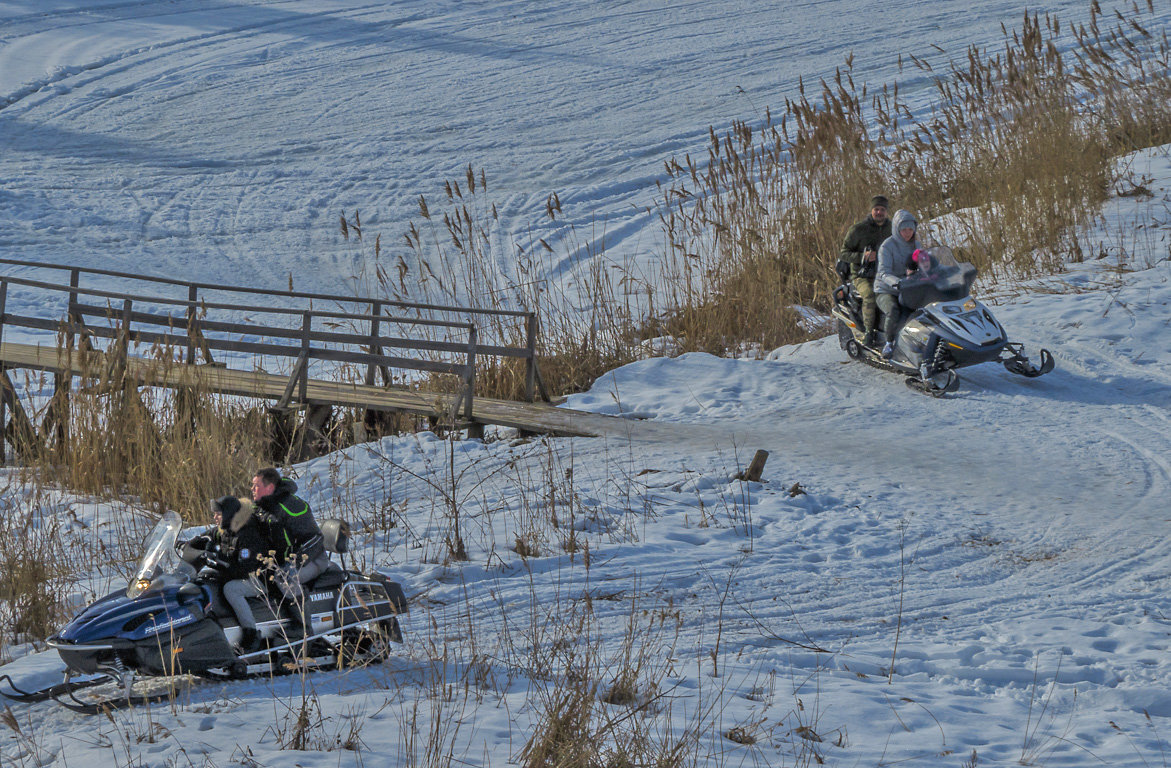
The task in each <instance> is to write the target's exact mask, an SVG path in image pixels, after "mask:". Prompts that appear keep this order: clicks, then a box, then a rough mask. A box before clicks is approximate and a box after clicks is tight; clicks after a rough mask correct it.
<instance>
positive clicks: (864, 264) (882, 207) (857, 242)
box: [838, 195, 891, 346]
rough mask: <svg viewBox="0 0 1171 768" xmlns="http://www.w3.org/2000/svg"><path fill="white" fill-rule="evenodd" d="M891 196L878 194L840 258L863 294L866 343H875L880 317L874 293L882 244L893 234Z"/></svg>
mask: <svg viewBox="0 0 1171 768" xmlns="http://www.w3.org/2000/svg"><path fill="white" fill-rule="evenodd" d="M886 211H887V199H886V198H885V197H883V196H882V195H876V196H875V197H874V198H872V199H871V200H870V215H869V216H867V217H866V218H865V219H863V220H862V221H859V222H858V223H857V224H855V225H854V226H852V227H850V231H849V232H848V233H847V234H846V239H845V242H843V243H842V252H841V254H839V256H838V260H839V261H843V262H846V263H847V264H849V265H850V279H851V281H852V282H853V283H854V290H856V291H858V295H859V296H861V297H862V325H863V327H864V329H865V331H866V345H867V346H873V345H874V326H875V325H876V322H877V318H878V303H877V301H876V300H875V296H874V274H875V269H876V267H877V259H878V246H880V245H882V242H883V241H884V240H886V239H887V238H888V237H890V235H891V228H890V219H889V218H887V215H886Z"/></svg>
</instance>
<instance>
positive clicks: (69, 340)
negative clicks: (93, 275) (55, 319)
mask: <svg viewBox="0 0 1171 768" xmlns="http://www.w3.org/2000/svg"><path fill="white" fill-rule="evenodd" d="M80 285H81V270H79V269H77V268H76V267H75V268H73V269H71V270H70V271H69V287H70V288H73V289H76V288H78V287H80ZM65 320H66V323H67V325H68V328H67V333H66V335H65V348H66V349H73V326H74V325H75V324H77V323H80V322H81V312H80V311H79V310H78V308H77V291H76V290H72V291H70V292H69V307H68V309H67V310H66V312H65Z"/></svg>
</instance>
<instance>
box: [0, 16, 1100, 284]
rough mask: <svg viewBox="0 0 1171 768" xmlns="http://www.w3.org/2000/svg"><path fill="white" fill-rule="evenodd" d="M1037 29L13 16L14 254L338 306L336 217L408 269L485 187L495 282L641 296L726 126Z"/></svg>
mask: <svg viewBox="0 0 1171 768" xmlns="http://www.w3.org/2000/svg"><path fill="white" fill-rule="evenodd" d="M973 5H974V7H973ZM1083 6H1084V3H1083V2H1082V0H1049V1H1048V2H1041V3H1031V4H1029V5H1028V8H1029V10H1030V11H1033V12H1037V11H1040V12H1045V11H1058V12H1061V13H1062V14H1063V15H1064V16H1069V17H1070V18H1075V17H1076V14H1078V13H1081V12H1083ZM1022 13H1023V6H1022V4H1021V3H1018V2H1015V1H1012V2H1010V1H1009V0H982V1H981V2H979V3H976V4H973V3H969V2H965V1H963V0H945V1H943V2H940V1H938V0H932V1H931V2H910V3H901V4H899V6H898V8H897V9H891V10H890V11H889V12H884V13H875V12H874V11H873V10H871V9H867V8H866V7H865V6H864V5H859V4H858V3H856V2H852V1H851V0H831V1H829V2H825V1H822V2H816V3H814V2H797V3H757V2H749V1H748V0H720V2H715V3H699V2H682V3H669V4H668V3H664V2H662V0H627V1H624V2H606V3H586V2H580V1H579V0H555V1H553V2H541V3H534V2H532V1H531V0H507V1H506V2H495V1H494V2H460V3H456V2H435V1H434V0H425V1H424V0H406V1H404V2H396V3H392V4H388V3H373V2H365V3H363V2H353V1H352V0H345V1H343V0H313V1H312V2H310V1H309V0H246V1H245V2H216V1H213V2H207V0H168V1H167V2H161V1H158V0H104V1H103V2H97V1H96V0H89V1H87V2H83V1H81V0H46V1H45V2H35V3H34V2H5V3H3V4H0V105H3V109H2V110H0V136H2V137H3V139H2V140H3V148H4V152H3V156H2V157H0V179H3V181H4V183H3V187H2V188H0V255H3V256H9V257H15V258H25V259H33V260H37V261H56V262H69V263H72V262H74V261H78V260H80V261H83V262H84V263H88V264H101V265H103V266H108V267H110V268H114V269H121V270H126V271H131V270H137V269H150V270H151V271H154V272H166V273H169V274H172V275H174V276H176V277H179V278H182V279H196V278H197V277H202V276H203V275H206V274H212V275H218V276H223V277H224V279H230V280H232V281H234V282H251V281H252V280H253V279H255V278H254V276H255V275H258V274H264V273H266V272H267V271H268V270H274V271H275V280H276V281H277V282H280V283H281V284H282V285H283V284H284V282H285V280H286V278H287V276H288V275H290V274H291V275H292V276H293V278H294V280H295V281H296V282H297V283H298V284H300V285H313V286H314V287H316V288H319V289H321V290H326V291H329V292H337V291H341V290H343V289H345V288H346V287H348V285H349V280H350V278H352V277H353V276H354V275H358V274H362V273H363V269H362V263H363V261H364V260H365V259H369V258H370V257H371V251H372V247H371V246H370V245H369V243H367V244H366V245H363V246H359V245H357V244H356V243H354V242H353V241H349V242H347V241H344V240H342V238H341V236H340V234H339V231H338V221H339V216H340V215H341V214H342V213H345V214H346V215H347V216H351V215H352V214H353V212H354V211H355V210H358V211H360V212H361V214H362V221H363V223H364V224H365V226H366V229H367V232H378V233H381V234H382V235H383V237H382V246H383V247H384V248H387V249H388V253H393V252H396V251H398V250H401V249H402V245H401V244H402V243H403V239H402V234H403V232H405V231H406V229H407V223H408V221H409V220H410V219H411V218H414V219H418V218H419V217H418V202H417V201H418V197H419V195H425V196H427V197H428V198H429V199H432V200H434V199H436V198H439V197H441V195H442V189H443V182H444V181H445V180H447V179H457V180H458V179H462V178H463V174H464V169H465V168H466V167H467V166H468V165H469V164H470V165H472V166H474V167H475V168H476V169H481V168H482V169H484V171H485V173H486V175H487V178H488V183H489V186H490V190H491V196H492V200H493V201H494V202H495V203H496V205H497V207H498V210H499V212H500V217H501V220H502V222H503V225H502V228H503V229H504V231H506V232H507V233H509V236H503V237H501V238H500V243H499V247H500V252H499V253H497V254H494V258H495V259H496V261H497V263H496V264H495V268H496V269H498V270H500V271H502V272H505V273H512V272H515V270H516V266H515V264H513V263H512V261H513V258H514V252H513V250H512V245H511V244H512V243H513V242H520V243H533V242H536V237H545V238H546V239H547V240H548V241H549V242H551V243H552V244H553V245H554V247H555V250H556V255H557V261H555V262H554V263H553V264H550V265H549V266H548V269H549V271H550V273H551V274H541V275H527V276H526V277H528V278H529V279H532V278H548V279H550V280H553V281H561V280H570V279H572V277H573V275H574V274H575V273H576V272H580V273H582V274H587V273H588V272H587V270H588V266H589V264H588V261H589V258H590V255H591V254H592V255H593V256H594V257H595V258H602V257H603V256H607V255H608V257H609V258H610V259H611V260H613V261H614V262H616V263H619V264H624V265H627V267H628V268H629V269H631V270H632V271H633V270H637V269H638V267H639V265H643V266H645V264H646V260H647V259H649V258H651V257H652V256H653V254H654V252H655V248H656V246H657V245H658V244H659V235H658V225H657V220H656V218H655V216H654V215H653V214H650V213H647V212H646V208H647V207H648V206H651V205H653V203H654V202H655V194H654V181H655V180H656V179H658V178H661V176H662V171H663V163H664V161H666V160H668V159H669V158H671V157H672V156H679V157H682V156H683V155H684V154H687V153H690V154H691V155H693V156H697V157H700V156H704V155H705V152H706V146H707V133H708V128H709V126H715V127H716V128H717V129H723V128H725V127H726V126H728V125H730V124H731V121H732V120H734V119H745V120H749V121H761V120H763V117H764V111H765V109H766V108H767V107H769V106H772V107H773V108H774V109H776V108H778V107H779V105H781V104H782V103H783V100H784V98H786V97H792V96H794V95H795V92H796V87H797V82H798V79H799V78H804V79H805V81H806V82H808V83H816V82H817V80H818V79H819V78H822V77H827V76H829V75H831V74H832V73H833V71H834V69H835V68H837V67H839V66H841V65H842V64H843V62H844V60H845V58H846V56H847V54H849V53H851V52H854V53H856V54H857V56H858V65H857V66H858V73H857V74H858V77H859V79H860V81H865V82H870V83H872V84H874V85H878V84H880V83H882V82H883V81H884V80H887V79H893V78H895V77H898V79H899V81H900V85H901V88H902V93H903V95H904V96H905V97H906V98H907V99H909V100H910V101H912V102H914V101H915V100H916V93H923V92H925V91H926V88H927V81H926V78H924V77H923V76H922V74H921V73H917V72H916V73H904V74H903V75H898V74H897V67H896V62H897V56H898V53H899V51H900V50H901V51H904V52H917V53H919V54H921V55H926V54H927V52H930V53H931V55H932V56H933V57H938V59H936V60H939V61H942V60H943V57H944V56H945V55H946V56H952V57H960V58H962V57H963V56H964V54H965V51H966V47H967V45H969V44H971V43H985V44H987V43H993V42H995V41H997V40H999V39H1000V25H1001V24H1002V23H1004V24H1007V25H1008V26H1009V27H1012V26H1014V25H1019V22H1020V17H1021V15H1022ZM891 41H897V44H892V43H891ZM933 46H939V47H940V48H942V49H943V50H944V51H946V54H944V53H940V52H939V51H938V50H936V49H935V48H933ZM896 49H898V50H896ZM552 192H556V193H558V194H559V195H560V198H561V200H562V204H563V211H564V213H563V215H562V216H561V217H559V219H558V221H557V222H549V221H548V220H547V219H546V218H545V216H544V213H543V211H544V205H545V200H546V198H547V196H548V195H549V194H550V193H552ZM571 228H572V229H573V231H574V234H573V235H572V236H571V235H569V231H570V229H571ZM563 236H564V237H567V238H568V241H567V242H566V243H565V244H562V241H561V238H562V237H563ZM603 241H604V243H603ZM603 244H604V248H602V247H600V246H601V245H603ZM575 246H576V247H580V248H581V250H580V251H578V252H576V253H572V254H571V253H569V252H568V251H569V249H570V248H572V247H575ZM587 246H590V247H592V250H591V251H590V253H589V254H587V253H586V252H585V248H586V247H587ZM406 255H408V256H409V254H406ZM635 273H636V274H637V272H635Z"/></svg>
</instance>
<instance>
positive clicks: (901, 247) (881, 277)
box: [874, 209, 919, 359]
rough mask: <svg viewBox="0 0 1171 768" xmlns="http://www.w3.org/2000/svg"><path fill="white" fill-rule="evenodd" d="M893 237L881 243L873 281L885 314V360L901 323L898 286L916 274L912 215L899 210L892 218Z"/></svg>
mask: <svg viewBox="0 0 1171 768" xmlns="http://www.w3.org/2000/svg"><path fill="white" fill-rule="evenodd" d="M891 228H892V229H893V230H894V234H892V235H891V236H890V237H888V238H887V239H886V240H883V241H882V245H881V246H879V248H878V273H877V274H876V275H875V277H874V292H875V294H876V296H875V299H876V301H877V302H878V308H879V309H880V310H882V314H883V320H882V331H883V334H884V335H885V336H886V344H885V345H884V346H883V348H882V356H883V357H885V358H888V359H889V358H890V356H891V355H892V354H894V340H895V333H896V332H897V331H898V328H899V321H900V320H901V319H902V309H901V308H900V307H899V283H900V282H902V279H903V278H904V277H906V276H907V275H909V274H911V273H912V272H914V271H915V263H914V262H913V261H912V260H911V256H912V255H913V254H914V253H915V251H917V250H919V234H918V233H919V223H918V222H917V221H915V216H914V214H912V213H911V212H910V211H907V210H902V209H900V210H898V211H895V215H894V216H892V217H891Z"/></svg>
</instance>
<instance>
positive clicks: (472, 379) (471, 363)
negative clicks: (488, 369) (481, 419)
mask: <svg viewBox="0 0 1171 768" xmlns="http://www.w3.org/2000/svg"><path fill="white" fill-rule="evenodd" d="M464 382H465V384H467V390H466V391H465V393H464V418H465V419H467V420H468V421H471V419H472V396H473V395H474V393H475V390H476V326H474V325H473V326H472V327H471V328H470V329H469V331H468V372H467V375H466V376H465V377H464Z"/></svg>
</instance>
